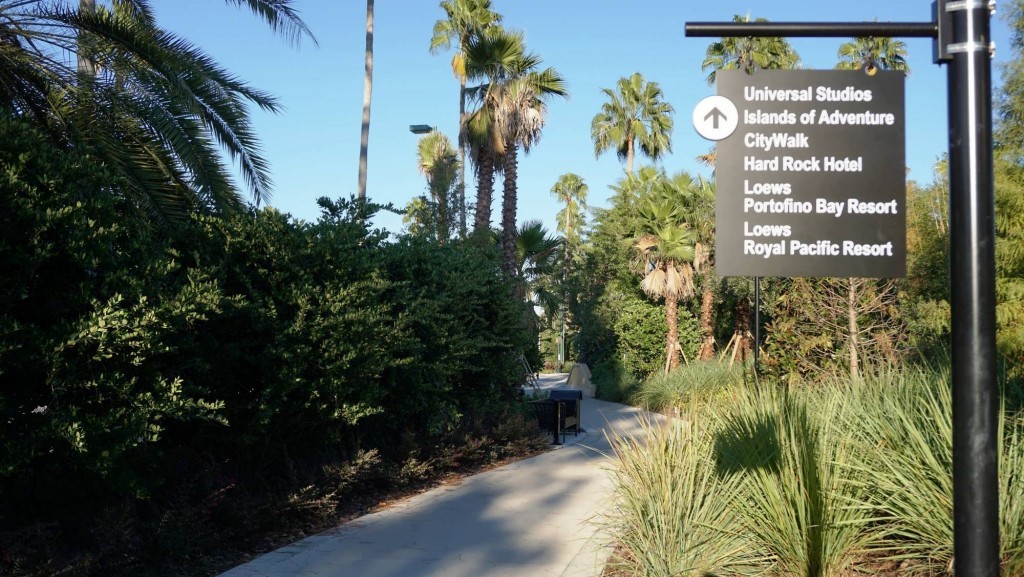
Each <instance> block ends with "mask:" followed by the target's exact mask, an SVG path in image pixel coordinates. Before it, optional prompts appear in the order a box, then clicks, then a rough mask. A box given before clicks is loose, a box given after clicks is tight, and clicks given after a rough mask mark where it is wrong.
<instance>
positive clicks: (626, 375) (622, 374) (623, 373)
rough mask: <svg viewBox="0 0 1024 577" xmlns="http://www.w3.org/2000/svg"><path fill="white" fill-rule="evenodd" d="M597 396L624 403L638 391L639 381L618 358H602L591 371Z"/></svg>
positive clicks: (605, 399) (591, 378)
mask: <svg viewBox="0 0 1024 577" xmlns="http://www.w3.org/2000/svg"><path fill="white" fill-rule="evenodd" d="M590 380H591V381H592V382H593V383H594V387H595V389H596V391H597V398H599V399H601V400H604V401H609V402H612V403H624V402H626V401H628V400H629V399H630V398H632V397H633V395H634V394H635V393H636V390H637V387H638V386H639V384H640V383H639V381H637V379H636V377H635V376H634V375H633V373H631V372H630V371H628V370H627V369H626V367H625V365H624V364H623V363H622V362H621V361H620V360H619V359H617V358H607V359H601V360H600V361H598V362H597V364H595V365H594V367H593V369H591V371H590Z"/></svg>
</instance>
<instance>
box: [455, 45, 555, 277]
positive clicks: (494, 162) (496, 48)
mask: <svg viewBox="0 0 1024 577" xmlns="http://www.w3.org/2000/svg"><path fill="white" fill-rule="evenodd" d="M466 63H467V72H468V74H469V76H470V78H474V79H485V80H486V83H484V84H482V85H480V86H477V87H474V88H473V89H471V90H470V96H471V97H472V98H474V100H476V101H478V102H479V103H480V106H479V108H478V109H477V110H476V111H475V112H473V114H471V115H470V118H469V121H468V123H467V124H468V128H469V134H470V139H471V142H472V144H473V147H474V150H475V154H474V157H475V158H476V159H477V173H478V176H479V184H478V186H477V214H476V220H475V230H486V229H487V228H489V226H490V212H491V209H490V204H491V196H492V194H493V187H494V172H495V168H496V167H500V168H501V170H502V172H503V173H504V181H505V182H504V190H503V192H504V195H503V199H502V227H501V230H502V241H501V246H502V254H503V259H502V263H503V269H504V270H505V271H506V273H508V274H510V275H511V274H513V273H514V271H515V235H516V203H517V197H518V190H517V170H518V150H519V148H520V147H522V149H523V151H524V152H529V150H530V148H531V147H532V146H533V145H534V144H535V143H536V142H537V141H538V140H539V139H540V134H541V129H542V128H543V126H544V113H545V110H546V107H545V104H544V103H545V100H547V99H548V98H550V97H551V96H567V95H568V92H567V90H566V87H565V80H564V79H563V78H562V76H561V75H560V74H559V73H558V72H557V71H556V70H555V69H553V68H550V67H549V68H545V69H543V70H541V68H540V67H541V63H542V62H541V59H540V57H538V56H536V55H534V54H529V53H527V52H526V45H525V42H524V39H523V34H522V33H521V32H517V31H513V32H508V31H505V30H503V29H501V28H491V29H489V30H488V31H487V32H486V33H485V34H484V35H483V36H481V37H480V38H479V39H478V40H477V41H474V42H472V43H471V44H470V47H469V50H468V51H467V61H466Z"/></svg>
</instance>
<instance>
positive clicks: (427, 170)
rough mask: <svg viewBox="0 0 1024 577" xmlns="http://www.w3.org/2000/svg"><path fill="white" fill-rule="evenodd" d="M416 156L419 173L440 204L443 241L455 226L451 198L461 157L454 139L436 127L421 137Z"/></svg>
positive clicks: (439, 212)
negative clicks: (458, 155) (453, 145)
mask: <svg viewBox="0 0 1024 577" xmlns="http://www.w3.org/2000/svg"><path fill="white" fill-rule="evenodd" d="M416 156H417V159H418V163H419V169H420V172H421V173H423V175H424V176H426V177H427V186H428V188H429V189H430V196H431V199H432V200H433V201H434V206H436V207H437V239H438V241H440V242H444V241H445V240H447V238H448V235H449V232H450V231H451V226H452V223H451V211H450V210H449V202H448V201H449V196H450V193H451V189H452V186H453V185H454V184H455V183H456V178H457V177H458V164H459V161H458V157H457V156H456V154H455V150H454V149H453V148H452V142H451V140H449V139H448V137H447V136H445V135H444V134H443V133H441V132H438V131H436V130H434V131H431V132H430V133H429V134H426V135H424V136H423V137H422V138H420V141H419V145H418V146H417V148H416Z"/></svg>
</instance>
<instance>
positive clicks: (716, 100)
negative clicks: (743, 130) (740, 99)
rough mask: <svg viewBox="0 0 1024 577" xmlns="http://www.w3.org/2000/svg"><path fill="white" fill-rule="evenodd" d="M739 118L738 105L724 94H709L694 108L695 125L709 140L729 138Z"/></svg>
mask: <svg viewBox="0 0 1024 577" xmlns="http://www.w3.org/2000/svg"><path fill="white" fill-rule="evenodd" d="M739 120H740V115H739V112H738V111H737V110H736V105H735V104H733V103H732V101H731V100H729V99H728V98H726V97H724V96H708V97H707V98H705V99H704V100H701V101H700V102H698V103H697V106H695V107H694V108H693V127H694V128H695V129H697V134H700V135H701V136H703V137H704V138H706V139H708V140H722V139H723V138H728V137H729V135H730V134H732V133H733V131H735V130H736V126H737V125H738V124H739Z"/></svg>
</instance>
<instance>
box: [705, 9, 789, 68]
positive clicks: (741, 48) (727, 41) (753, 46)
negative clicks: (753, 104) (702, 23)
mask: <svg viewBox="0 0 1024 577" xmlns="http://www.w3.org/2000/svg"><path fill="white" fill-rule="evenodd" d="M732 19H733V22H750V14H747V15H746V16H740V15H735V16H733V18H732ZM754 21H755V22H768V20H766V19H764V18H757V19H756V20H754ZM799 63H800V56H799V55H798V54H797V53H796V51H795V50H794V49H793V47H792V46H791V45H790V44H789V42H787V41H786V39H785V38H775V37H771V38H768V37H762V38H754V37H751V36H747V37H745V38H722V39H721V40H719V41H718V42H714V43H712V44H711V45H710V46H708V49H707V52H706V53H705V58H704V62H703V63H701V65H700V69H701V70H707V69H708V68H710V69H711V73H710V74H708V79H707V80H708V84H714V83H715V73H716V72H717V71H719V70H743V71H745V72H747V73H748V74H749V73H751V72H753V71H755V70H777V69H784V68H796V66H797V65H798V64H799Z"/></svg>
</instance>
